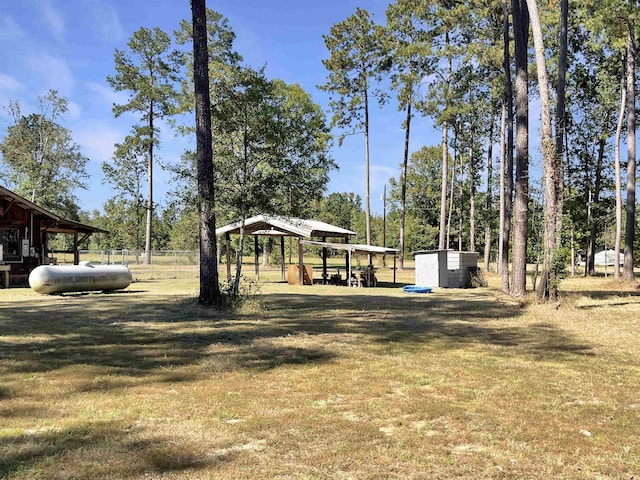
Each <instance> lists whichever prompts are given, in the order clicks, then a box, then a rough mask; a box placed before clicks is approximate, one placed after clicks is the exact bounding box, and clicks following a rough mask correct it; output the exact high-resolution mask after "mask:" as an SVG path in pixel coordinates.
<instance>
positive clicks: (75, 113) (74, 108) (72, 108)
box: [67, 101, 82, 118]
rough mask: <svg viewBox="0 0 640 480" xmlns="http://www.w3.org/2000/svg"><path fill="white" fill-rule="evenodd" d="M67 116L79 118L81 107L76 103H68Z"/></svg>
mask: <svg viewBox="0 0 640 480" xmlns="http://www.w3.org/2000/svg"><path fill="white" fill-rule="evenodd" d="M67 115H68V116H69V117H70V118H80V116H81V115H82V107H81V106H80V105H78V104H77V103H76V102H72V101H69V103H68V104H67Z"/></svg>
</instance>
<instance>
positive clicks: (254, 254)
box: [253, 235, 260, 280]
mask: <svg viewBox="0 0 640 480" xmlns="http://www.w3.org/2000/svg"><path fill="white" fill-rule="evenodd" d="M253 250H254V252H253V258H254V261H255V262H256V280H260V257H259V255H258V235H254V236H253Z"/></svg>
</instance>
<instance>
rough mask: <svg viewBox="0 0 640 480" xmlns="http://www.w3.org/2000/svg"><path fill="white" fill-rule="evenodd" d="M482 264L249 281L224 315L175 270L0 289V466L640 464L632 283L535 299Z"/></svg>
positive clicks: (48, 470)
mask: <svg viewBox="0 0 640 480" xmlns="http://www.w3.org/2000/svg"><path fill="white" fill-rule="evenodd" d="M278 274H279V273H278V272H277V271H274V272H271V273H270V274H269V273H265V275H266V276H269V275H273V276H274V277H275V278H277V276H278ZM412 275H413V273H412V272H402V275H401V277H400V280H401V281H405V282H411V279H412ZM380 276H381V277H382V280H389V276H390V271H382V272H380ZM489 281H490V287H489V288H482V289H475V290H438V291H436V292H435V293H433V294H431V295H405V294H403V293H402V292H401V290H400V289H399V288H397V287H396V288H392V287H390V286H389V287H381V288H377V289H348V288H344V287H328V286H314V287H308V286H307V287H299V286H287V285H285V284H281V283H267V284H264V285H263V286H262V297H261V307H260V308H258V309H256V308H254V309H253V310H252V309H245V310H243V311H240V312H226V313H225V312H215V311H208V310H204V309H201V308H199V307H197V306H196V305H194V303H193V301H192V297H193V295H194V294H195V291H196V288H197V284H196V279H195V277H194V276H193V275H191V276H185V278H181V279H176V280H171V281H169V280H163V281H144V282H137V283H134V284H133V285H132V286H131V287H129V289H128V291H126V292H124V293H117V294H97V293H94V294H87V295H64V296H56V297H47V296H39V295H37V294H35V293H33V292H31V291H30V290H26V289H24V290H19V289H12V290H0V416H1V418H2V424H0V477H2V478H16V479H18V478H19V479H38V478H41V479H71V478H74V479H93V478H100V479H103V478H113V479H116V478H118V479H119V478H154V479H169V478H193V479H210V478H217V479H232V478H234V479H235V478H237V479H240V478H242V479H247V478H260V479H326V478H336V479H389V478H398V479H445V478H469V479H472V478H473V479H476V478H508V479H516V478H517V479H521V478H526V479H548V478H561V479H583V478H588V479H605V478H610V479H631V478H638V475H640V439H639V437H638V431H637V429H638V424H639V423H640V422H639V420H640V390H639V384H640V360H639V358H638V355H637V352H638V350H639V347H640V335H639V333H640V332H639V330H640V329H639V325H638V319H639V318H640V315H639V314H640V296H638V293H640V292H638V290H637V289H627V288H624V289H623V288H622V285H617V284H612V283H611V282H610V280H605V279H599V280H585V279H575V280H571V281H567V282H566V283H565V284H563V289H564V291H565V292H567V293H566V295H565V297H564V298H563V300H562V301H561V302H560V303H559V304H554V305H536V304H535V303H534V302H529V301H524V302H516V301H513V300H511V299H509V298H507V297H505V296H503V295H501V294H500V293H499V292H497V290H496V289H495V288H494V287H495V285H496V284H497V279H496V278H493V277H490V278H489ZM580 292H582V293H580Z"/></svg>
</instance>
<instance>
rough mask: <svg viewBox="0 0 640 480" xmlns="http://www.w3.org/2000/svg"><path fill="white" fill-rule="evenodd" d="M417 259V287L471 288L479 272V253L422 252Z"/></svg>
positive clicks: (418, 252) (416, 256) (451, 251)
mask: <svg viewBox="0 0 640 480" xmlns="http://www.w3.org/2000/svg"><path fill="white" fill-rule="evenodd" d="M413 255H414V256H415V259H416V286H418V287H441V288H469V287H471V286H472V282H471V280H472V278H473V275H474V274H476V272H477V271H478V253H477V252H458V251H454V250H420V251H417V252H413Z"/></svg>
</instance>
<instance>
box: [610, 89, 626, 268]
mask: <svg viewBox="0 0 640 480" xmlns="http://www.w3.org/2000/svg"><path fill="white" fill-rule="evenodd" d="M626 103H627V89H626V86H625V78H624V77H622V78H621V80H620V112H619V114H618V124H617V125H616V147H615V148H616V153H615V165H616V242H615V245H614V252H615V253H614V255H615V261H614V262H615V263H614V267H613V278H615V279H616V280H617V279H619V278H620V245H621V243H622V179H621V177H620V137H621V136H622V122H623V121H624V110H625V106H626Z"/></svg>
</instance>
